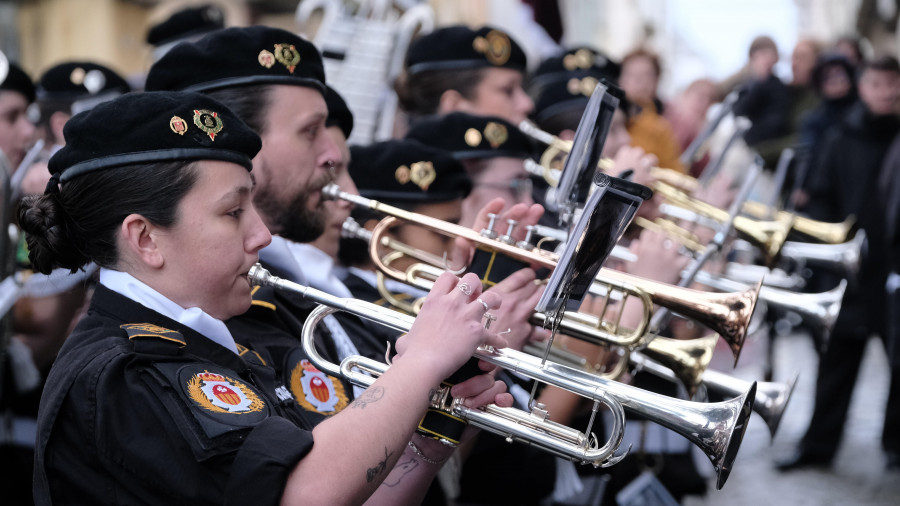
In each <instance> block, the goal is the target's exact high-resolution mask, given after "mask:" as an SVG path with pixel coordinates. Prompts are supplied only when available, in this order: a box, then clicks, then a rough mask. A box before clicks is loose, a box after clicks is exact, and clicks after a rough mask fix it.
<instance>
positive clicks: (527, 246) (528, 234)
mask: <svg viewBox="0 0 900 506" xmlns="http://www.w3.org/2000/svg"><path fill="white" fill-rule="evenodd" d="M535 230H537V227H536V226H534V225H528V226H527V227H525V238H524V239H522V240H521V241H519V242H517V243H516V246H518V247H520V248H522V249H524V250H528V251H530V250H532V249H534V246H532V245H531V238H532V237H534V232H535Z"/></svg>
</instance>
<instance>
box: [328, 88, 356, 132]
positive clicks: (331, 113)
mask: <svg viewBox="0 0 900 506" xmlns="http://www.w3.org/2000/svg"><path fill="white" fill-rule="evenodd" d="M325 105H327V106H328V119H326V120H325V126H328V127H333V126H336V127H338V128H340V129H341V131H342V132H344V137H346V138H350V132H352V131H353V113H352V112H350V108H349V107H347V102H344V99H343V98H342V97H341V95H340V94H339V93H338V92H337V91H335V89H334V88H332V87H331V86H325Z"/></svg>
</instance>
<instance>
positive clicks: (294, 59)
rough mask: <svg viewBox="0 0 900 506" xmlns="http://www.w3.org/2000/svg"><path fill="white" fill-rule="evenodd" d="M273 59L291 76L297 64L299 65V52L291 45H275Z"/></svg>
mask: <svg viewBox="0 0 900 506" xmlns="http://www.w3.org/2000/svg"><path fill="white" fill-rule="evenodd" d="M275 59H276V60H278V63H280V64H282V65H284V66H285V67H287V69H288V72H290V73H291V74H293V73H294V69H295V68H296V67H297V64H298V63H300V52H298V51H297V48H296V47H294V45H293V44H275Z"/></svg>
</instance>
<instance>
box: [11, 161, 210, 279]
mask: <svg viewBox="0 0 900 506" xmlns="http://www.w3.org/2000/svg"><path fill="white" fill-rule="evenodd" d="M196 180H197V171H196V170H194V165H193V163H185V162H165V163H151V164H139V165H128V166H123V167H116V168H113V169H106V170H101V171H96V172H92V173H90V174H88V175H86V176H80V177H76V178H74V179H72V180H71V181H68V182H66V183H64V184H63V185H62V187H61V189H60V190H59V191H52V190H51V192H49V193H45V194H43V195H32V196H29V197H26V198H25V200H24V201H23V202H22V204H21V205H20V206H19V209H18V218H19V225H20V226H21V227H22V229H23V230H24V231H25V233H26V234H27V235H26V240H27V242H28V258H29V259H30V260H31V264H32V268H33V269H34V270H35V271H37V272H41V273H43V274H49V273H50V271H52V270H53V269H54V268H57V267H62V268H65V269H70V270H71V271H72V272H75V271H76V270H78V269H79V268H81V267H83V266H84V265H85V264H87V263H88V262H95V263H96V264H97V265H99V266H101V267H115V265H116V264H117V262H118V260H119V255H118V250H117V249H116V233H117V232H118V230H119V226H120V225H121V224H122V221H123V220H124V219H125V218H126V217H127V216H128V215H130V214H139V215H141V216H144V217H145V218H147V219H148V220H149V221H150V222H151V223H153V224H154V225H158V226H162V227H171V226H172V225H174V224H175V222H176V221H177V220H178V216H177V209H178V204H179V202H181V200H182V199H183V198H184V196H185V195H186V194H187V193H188V191H190V189H191V188H192V187H193V186H194V183H195V182H196Z"/></svg>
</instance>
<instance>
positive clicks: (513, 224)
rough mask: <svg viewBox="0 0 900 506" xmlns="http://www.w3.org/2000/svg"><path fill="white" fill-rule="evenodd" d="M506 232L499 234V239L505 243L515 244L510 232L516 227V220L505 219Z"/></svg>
mask: <svg viewBox="0 0 900 506" xmlns="http://www.w3.org/2000/svg"><path fill="white" fill-rule="evenodd" d="M506 224H507V227H506V233H505V234H503V235H502V236H500V238H499V240H500V241H502V242H505V243H506V244H515V243H516V240H515V239H514V238H513V236H512V233H513V230H515V229H516V225H518V224H519V222H518V221H516V220H506Z"/></svg>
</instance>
